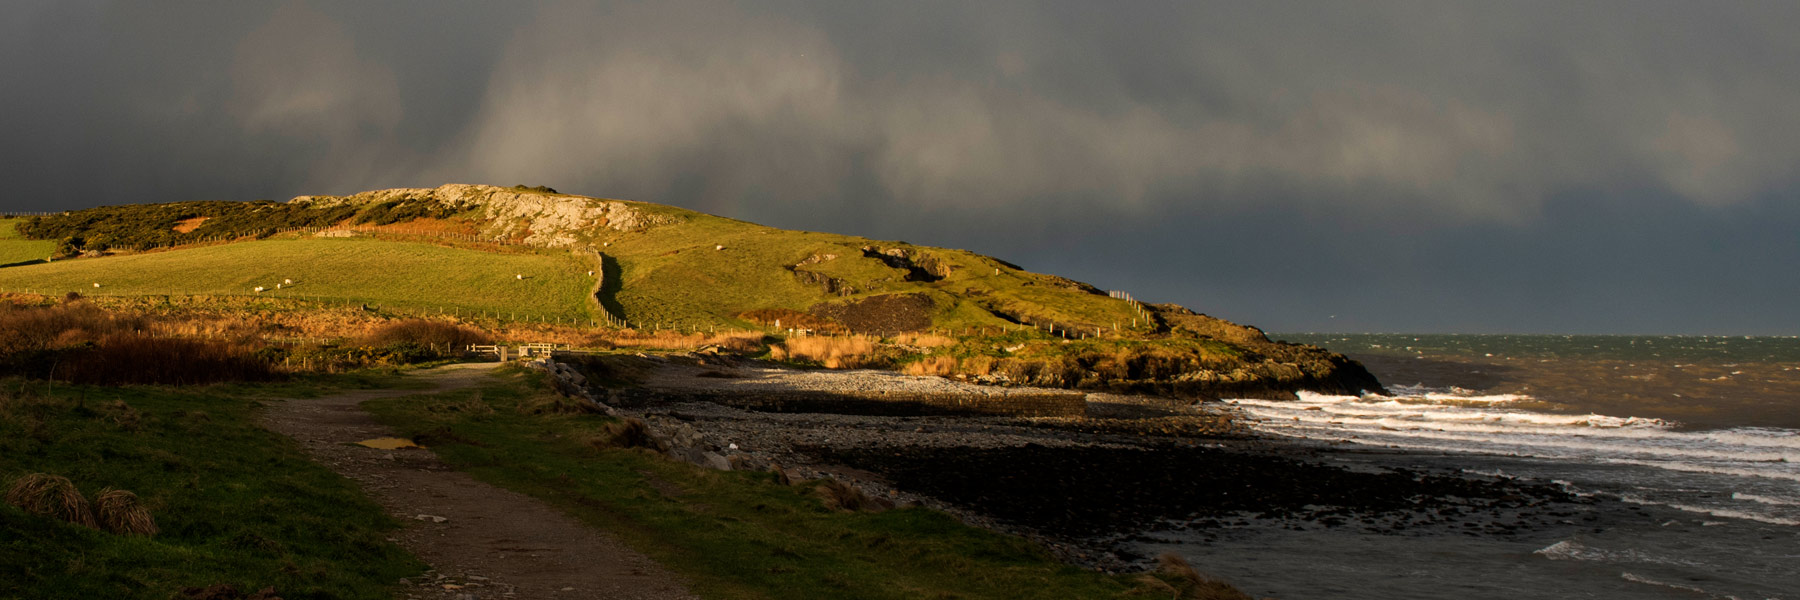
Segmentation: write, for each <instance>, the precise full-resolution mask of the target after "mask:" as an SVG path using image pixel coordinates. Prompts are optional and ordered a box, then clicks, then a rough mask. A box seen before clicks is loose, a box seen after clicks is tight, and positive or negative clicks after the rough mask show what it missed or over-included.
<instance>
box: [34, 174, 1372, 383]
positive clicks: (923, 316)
mask: <svg viewBox="0 0 1800 600" xmlns="http://www.w3.org/2000/svg"><path fill="white" fill-rule="evenodd" d="M333 219H336V220H333ZM352 226H357V227H375V228H387V229H386V230H385V231H386V233H383V234H381V235H389V234H394V235H398V234H401V233H406V234H407V235H411V236H412V238H409V239H414V238H421V237H422V238H425V239H429V240H432V241H431V243H420V242H417V241H410V242H400V241H392V240H389V239H381V240H370V239H348V240H346V239H329V238H315V237H312V236H311V235H309V234H310V233H311V232H312V231H314V230H316V229H331V228H344V227H352ZM294 227H301V229H298V230H292V229H291V228H294ZM188 228H192V229H191V231H188V230H187V229H188ZM308 228H311V229H308ZM18 231H19V232H20V233H22V234H24V235H26V236H38V237H44V236H55V237H54V239H55V243H56V244H58V248H59V250H58V252H59V253H61V254H66V255H70V256H82V257H83V258H78V259H73V260H58V261H55V262H51V263H48V264H31V265H23V266H14V267H10V268H5V269H0V291H14V292H17V291H21V290H34V291H38V292H41V293H48V295H50V296H60V295H61V294H62V293H65V292H71V291H75V292H81V293H83V294H94V293H98V294H102V295H113V294H117V295H120V297H136V298H160V297H184V298H186V297H191V296H190V295H194V294H200V295H203V296H202V297H217V296H219V295H231V294H242V295H257V294H256V293H255V292H253V291H252V290H253V289H254V288H255V287H257V286H263V287H265V291H264V292H262V293H261V294H260V295H261V296H264V297H285V298H296V299H309V298H310V299H315V300H324V301H326V302H325V304H330V303H332V302H339V303H342V302H352V303H358V304H361V303H369V304H376V305H380V307H381V308H385V309H397V310H395V312H400V311H401V310H405V311H412V313H413V314H418V313H427V314H429V313H433V312H436V311H442V312H444V313H445V314H454V315H455V316H456V317H457V318H460V319H462V320H464V321H465V322H467V321H469V320H470V316H471V315H475V316H478V317H481V319H480V321H481V322H482V324H484V325H485V324H493V325H494V326H496V327H498V326H500V325H502V324H505V325H508V326H510V325H511V324H516V323H519V322H533V321H538V322H545V323H553V322H555V321H556V320H558V319H567V321H564V323H566V324H569V325H575V324H581V325H586V324H587V323H590V322H598V323H604V324H607V325H608V326H610V327H619V326H621V325H623V326H625V327H628V328H631V329H636V330H645V329H649V330H669V329H677V330H680V331H684V332H696V331H701V332H709V333H710V332H714V331H720V330H752V331H768V332H772V333H775V334H776V335H783V334H784V332H786V331H787V330H791V329H801V330H810V331H812V332H817V333H830V334H855V335H869V336H873V338H875V339H877V342H876V343H874V344H872V345H871V347H872V348H874V352H873V354H871V355H870V356H867V357H862V358H853V359H849V360H832V359H829V358H828V359H826V360H819V361H817V362H819V363H820V364H824V365H825V366H862V365H866V366H877V367H890V368H898V367H906V366H908V365H918V366H914V367H912V368H915V369H918V372H921V373H935V374H941V375H960V376H965V377H977V378H981V377H986V378H988V379H987V380H988V381H991V382H994V383H1016V384H1031V385H1051V386H1063V387H1083V388H1106V389H1129V390H1138V391H1159V392H1175V393H1181V394H1185V395H1193V396H1200V397H1206V396H1213V397H1218V396H1223V395H1251V396H1281V395H1289V394H1292V392H1293V391H1294V390H1299V389H1310V390H1315V391H1324V392H1333V393H1356V392H1358V391H1361V390H1365V389H1367V390H1377V389H1380V384H1379V382H1377V381H1375V379H1374V378H1373V377H1372V376H1370V375H1369V374H1368V373H1367V371H1366V370H1364V369H1362V367H1361V366H1360V365H1357V364H1356V363H1354V362H1353V361H1349V360H1347V359H1345V358H1344V357H1343V356H1341V355H1337V354H1333V353H1330V352H1326V351H1323V350H1320V349H1317V348H1313V347H1310V346H1298V345H1291V344H1283V343H1279V342H1273V341H1271V340H1269V339H1268V338H1266V337H1265V336H1263V335H1262V332H1261V331H1259V330H1257V329H1255V328H1252V327H1245V326H1241V325H1237V324H1234V323H1230V322H1227V321H1224V320H1220V319H1216V318H1212V317H1208V316H1206V315H1201V314H1196V313H1193V312H1191V311H1188V310H1187V309H1184V308H1181V307H1178V306H1174V305H1144V304H1139V303H1137V302H1135V301H1132V300H1129V299H1126V298H1124V297H1113V296H1112V295H1109V294H1108V293H1106V292H1103V291H1101V290H1099V289H1096V288H1094V287H1093V286H1090V285H1087V284H1083V283H1080V282H1076V281H1071V280H1068V279H1064V278H1061V277H1056V276H1053V275H1045V274H1038V273H1031V272H1028V271H1025V270H1023V269H1021V268H1019V267H1017V266H1015V265H1012V264H1010V263H1007V262H1005V261H1001V260H998V259H995V258H992V257H987V256H982V255H979V254H975V253H972V252H968V251H964V250H955V249H948V248H935V247H928V246H918V245H913V244H908V243H905V242H898V241H881V240H871V239H867V238H861V237H854V236H846V235H835V234H828V233H816V232H805V231H785V230H780V229H774V228H770V227H765V226H761V225H756V224H753V223H747V222H743V221H737V220H733V219H727V218H722V217H717V216H713V215H707V214H703V213H698V212H693V211H688V210H683V209H679V208H674V207H669V206H660V205H656V204H649V203H642V202H626V201H618V200H605V199H598V198H586V197H581V196H572V195H566V194H558V193H555V192H554V191H553V190H548V189H547V188H522V187H513V188H498V187H492V186H474V185H460V184H452V185H445V186H442V187H439V188H431V189H396V190H377V191H371V192H363V193H361V194H356V195H352V196H347V197H310V196H309V197H301V198H296V199H295V200H294V201H291V202H288V203H282V204H277V203H269V202H253V203H239V204H235V205H234V204H232V203H218V202H198V203H177V204H169V205H143V206H121V207H102V208H96V209H90V210H85V211H73V212H69V213H62V214H58V215H49V216H43V217H33V218H31V219H27V220H25V221H23V222H21V224H20V225H19V227H18ZM281 231H286V233H279V234H277V233H274V232H281ZM208 232H211V233H213V234H214V236H213V237H212V238H202V239H227V240H235V241H233V242H232V243H226V244H224V245H210V246H206V245H198V246H196V245H185V246H184V245H177V246H175V248H176V249H174V250H168V251H158V252H149V253H142V252H138V251H136V250H131V249H133V248H140V247H143V246H144V245H145V244H153V243H157V242H158V241H163V240H172V241H171V242H170V243H177V244H186V243H189V242H191V241H192V240H193V239H194V236H197V235H201V234H206V233H208ZM271 235H274V236H276V237H275V238H273V239H262V238H268V237H269V236H271ZM258 239H261V241H253V240H258ZM31 243H42V242H31ZM501 244H509V245H508V246H504V247H503V246H502V245H501ZM520 247H526V248H536V249H537V250H536V251H531V250H526V251H523V252H499V251H497V250H501V249H503V248H511V249H518V248H520ZM121 248H126V250H120V249H121ZM590 272H597V274H598V275H600V277H599V278H598V280H596V278H595V277H593V276H590ZM521 276H523V278H521ZM287 279H293V280H295V282H296V283H297V284H298V285H297V286H296V287H294V288H292V289H288V288H287V287H285V286H284V287H283V288H281V289H278V290H277V289H275V288H274V285H275V284H276V283H280V282H283V281H285V280H287ZM95 283H99V284H101V287H98V288H95V287H93V284H95ZM596 292H597V294H596ZM596 296H597V298H596ZM601 313H604V314H601ZM491 315H498V318H491ZM490 318H491V320H490ZM583 329H586V330H587V331H588V332H589V333H588V334H586V335H568V334H567V333H568V332H564V333H558V334H556V335H555V336H554V338H553V339H554V340H555V341H559V342H563V343H570V342H574V343H577V344H578V345H579V344H580V343H582V342H588V341H594V340H595V339H596V334H600V333H601V332H598V331H594V329H593V328H589V327H584V328H583ZM918 332H930V333H932V334H935V335H938V336H943V337H947V338H951V339H953V340H954V343H953V346H954V348H951V349H947V350H944V349H940V350H933V349H929V348H927V349H921V348H917V347H912V346H910V345H908V344H905V343H903V342H900V341H899V338H901V337H904V336H905V335H907V334H913V333H918ZM547 333H549V332H541V333H540V337H539V338H538V339H532V340H526V341H548V340H547V339H546V338H544V337H541V336H542V335H544V334H547ZM802 333H804V332H802ZM501 337H502V338H503V339H504V338H505V337H506V336H501ZM597 337H598V338H605V339H599V340H598V343H603V344H606V345H615V346H616V345H627V344H628V343H630V342H631V341H633V340H640V339H643V337H642V336H638V335H635V334H626V335H598V336H597ZM619 340H625V341H626V342H627V344H620V343H618V341H619ZM852 345H854V344H852ZM789 349H790V348H785V347H784V348H783V352H786V350H789ZM786 354H787V355H788V356H792V357H795V358H798V359H801V360H808V356H807V354H806V353H805V352H786ZM925 358H929V359H930V360H931V362H930V363H929V364H921V363H922V361H921V360H920V359H925Z"/></svg>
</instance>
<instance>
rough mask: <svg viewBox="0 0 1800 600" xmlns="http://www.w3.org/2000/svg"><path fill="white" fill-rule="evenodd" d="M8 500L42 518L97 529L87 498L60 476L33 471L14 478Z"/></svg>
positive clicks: (65, 478)
mask: <svg viewBox="0 0 1800 600" xmlns="http://www.w3.org/2000/svg"><path fill="white" fill-rule="evenodd" d="M6 503H7V504H11V505H13V506H17V507H19V508H22V509H24V510H25V512H28V513H31V514H34V515H38V516H41V517H49V518H52V519H56V520H59V521H63V522H67V523H74V524H76V525H80V526H82V527H89V528H98V525H97V524H96V523H95V522H94V513H93V512H92V511H91V510H90V509H89V507H88V501H87V497H85V496H82V495H81V490H80V489H78V488H76V487H75V482H72V481H69V478H67V477H63V476H61V475H50V474H47V473H32V474H30V475H26V476H24V477H20V478H18V479H17V480H14V481H13V483H12V486H11V487H9V488H7V490H6Z"/></svg>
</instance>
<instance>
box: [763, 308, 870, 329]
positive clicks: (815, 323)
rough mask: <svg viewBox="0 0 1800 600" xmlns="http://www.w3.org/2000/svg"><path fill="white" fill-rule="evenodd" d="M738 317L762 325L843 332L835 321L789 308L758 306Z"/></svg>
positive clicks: (841, 326) (842, 327)
mask: <svg viewBox="0 0 1800 600" xmlns="http://www.w3.org/2000/svg"><path fill="white" fill-rule="evenodd" d="M738 318H740V319H743V320H745V321H749V322H751V323H755V324H757V325H762V326H764V327H780V328H782V329H810V330H813V331H816V332H819V333H844V332H845V329H844V326H843V325H842V324H840V323H838V322H837V321H833V320H831V319H825V318H821V317H818V316H815V315H811V314H807V313H803V312H800V311H797V310H794V309H791V308H759V309H756V310H752V311H748V312H744V313H740V314H738Z"/></svg>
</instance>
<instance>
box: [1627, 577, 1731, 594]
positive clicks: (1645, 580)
mask: <svg viewBox="0 0 1800 600" xmlns="http://www.w3.org/2000/svg"><path fill="white" fill-rule="evenodd" d="M1619 578H1620V579H1624V580H1626V581H1630V582H1632V583H1642V584H1646V585H1655V586H1661V587H1666V588H1673V589H1677V590H1684V591H1689V592H1697V593H1701V594H1708V595H1710V594H1711V592H1708V591H1706V590H1703V589H1700V588H1697V587H1694V586H1691V585H1682V584H1679V583H1669V582H1667V581H1657V580H1655V579H1651V578H1649V577H1645V576H1642V575H1637V574H1633V573H1630V572H1624V571H1621V572H1620V573H1619Z"/></svg>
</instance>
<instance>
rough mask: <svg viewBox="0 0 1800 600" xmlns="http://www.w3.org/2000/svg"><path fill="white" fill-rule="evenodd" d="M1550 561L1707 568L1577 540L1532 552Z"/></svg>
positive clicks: (1697, 564) (1698, 563)
mask: <svg viewBox="0 0 1800 600" xmlns="http://www.w3.org/2000/svg"><path fill="white" fill-rule="evenodd" d="M1532 554H1536V555H1539V556H1542V557H1544V558H1547V559H1550V560H1579V561H1587V562H1606V563H1615V564H1631V563H1637V564H1647V565H1671V566H1677V567H1706V566H1708V565H1707V564H1706V563H1703V562H1699V561H1695V560H1689V559H1685V558H1675V557H1669V556H1662V555H1660V554H1652V553H1649V552H1641V551H1638V550H1631V549H1626V550H1606V549H1603V548H1595V547H1593V546H1589V545H1587V544H1583V543H1581V542H1578V541H1575V540H1563V541H1560V542H1557V543H1554V544H1551V545H1549V546H1545V547H1543V548H1539V549H1537V550H1536V551H1534V552H1532Z"/></svg>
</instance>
